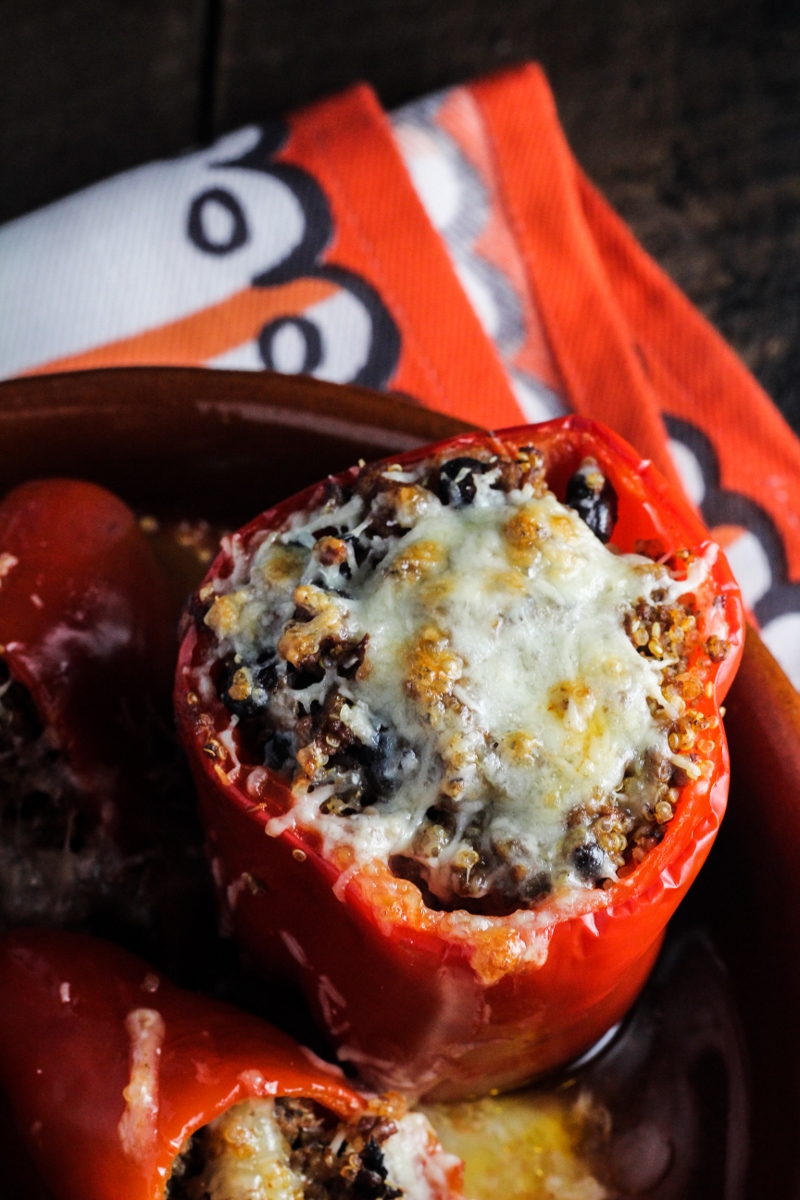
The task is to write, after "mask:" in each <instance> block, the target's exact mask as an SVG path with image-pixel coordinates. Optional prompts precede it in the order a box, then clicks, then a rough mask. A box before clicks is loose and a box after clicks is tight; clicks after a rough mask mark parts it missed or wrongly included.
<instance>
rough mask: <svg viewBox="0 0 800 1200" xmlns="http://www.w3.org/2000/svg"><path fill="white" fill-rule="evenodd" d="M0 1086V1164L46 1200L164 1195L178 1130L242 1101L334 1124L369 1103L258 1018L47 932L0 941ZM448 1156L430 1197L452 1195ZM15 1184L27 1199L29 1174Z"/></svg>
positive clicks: (139, 964) (455, 1184) (124, 957)
mask: <svg viewBox="0 0 800 1200" xmlns="http://www.w3.org/2000/svg"><path fill="white" fill-rule="evenodd" d="M142 1030H144V1031H145V1032H144V1035H143V1037H142V1034H141V1031H142ZM137 1031H139V1037H140V1038H141V1041H139V1042H138V1049H137ZM0 1087H2V1090H3V1092H4V1093H5V1099H6V1109H7V1113H8V1118H7V1120H6V1121H5V1122H4V1137H5V1138H6V1141H7V1145H6V1147H5V1150H6V1153H5V1155H4V1160H3V1161H4V1172H6V1170H7V1168H9V1167H10V1168H13V1169H14V1170H15V1171H16V1175H17V1177H18V1178H17V1180H15V1182H16V1183H17V1184H18V1185H19V1177H20V1176H21V1173H22V1171H23V1170H24V1169H25V1166H28V1167H31V1168H33V1169H35V1172H36V1173H37V1174H38V1176H39V1181H41V1182H42V1183H43V1184H44V1186H45V1188H46V1189H48V1193H47V1194H49V1195H51V1196H52V1197H53V1198H54V1200H163V1195H164V1188H165V1185H166V1182H167V1179H168V1178H169V1174H170V1171H171V1168H172V1164H173V1162H174V1160H175V1158H176V1156H177V1155H178V1153H179V1152H180V1150H181V1147H182V1146H183V1144H184V1142H185V1141H186V1139H187V1138H188V1137H190V1136H191V1134H192V1133H194V1132H195V1131H196V1130H198V1129H199V1128H201V1126H203V1125H205V1124H207V1123H208V1122H209V1121H212V1120H213V1119H214V1118H215V1117H217V1116H219V1115H220V1114H221V1113H223V1112H225V1111H227V1110H228V1109H229V1108H231V1107H232V1106H233V1105H234V1104H237V1103H238V1102H239V1101H241V1100H246V1099H248V1098H249V1097H253V1096H300V1097H305V1098H307V1099H310V1100H314V1101H316V1102H317V1103H319V1104H320V1105H321V1106H322V1107H323V1108H326V1109H328V1110H329V1111H330V1112H332V1113H334V1114H336V1116H338V1117H340V1118H342V1119H345V1120H351V1119H353V1118H358V1117H359V1116H360V1115H361V1114H362V1113H363V1112H364V1111H365V1109H366V1105H367V1101H366V1099H365V1098H364V1097H363V1096H362V1095H361V1094H360V1093H359V1092H357V1091H356V1090H354V1089H353V1088H352V1087H350V1086H349V1085H348V1084H347V1083H346V1082H345V1079H344V1076H343V1075H342V1073H341V1071H340V1070H339V1069H338V1067H334V1066H329V1065H328V1064H327V1063H323V1062H322V1061H321V1060H319V1059H317V1058H316V1056H315V1055H313V1054H312V1053H311V1052H310V1051H306V1050H304V1049H303V1048H302V1047H300V1046H298V1045H297V1044H296V1043H295V1042H293V1041H292V1039H291V1038H289V1037H287V1036H286V1035H285V1034H283V1033H280V1032H279V1031H278V1030H276V1029H274V1028H273V1027H272V1026H271V1025H267V1024H266V1022H264V1021H261V1020H259V1019H258V1018H256V1017H252V1016H250V1015H248V1014H246V1013H243V1012H240V1011H238V1010H237V1009H234V1008H231V1007H230V1006H229V1005H227V1004H222V1003H219V1002H218V1001H215V1000H211V999H209V998H208V997H206V996H201V995H196V994H194V993H192V992H187V991H184V990H183V989H182V988H177V987H175V986H174V985H173V984H171V983H169V982H168V981H167V980H166V979H164V978H162V977H161V976H159V975H157V974H155V973H154V972H153V971H152V970H151V969H150V968H149V967H148V965H147V964H146V963H145V962H143V961H142V960H141V959H139V958H136V957H134V956H133V955H131V954H128V953H127V952H126V951H124V950H120V949H119V948H117V947H116V946H112V945H110V944H108V943H105V942H101V941H97V940H95V939H93V938H89V937H84V936H82V935H80V934H70V933H55V932H51V931H45V930H27V931H18V932H16V933H12V934H8V935H6V936H5V937H3V938H2V939H0ZM124 1089H127V1092H126V1093H124ZM19 1143H21V1145H22V1148H23V1149H24V1150H25V1151H26V1152H27V1160H26V1163H25V1166H23V1167H21V1166H20V1144H19ZM455 1163H456V1160H452V1163H451V1164H450V1165H449V1166H448V1168H447V1171H446V1177H447V1183H446V1185H444V1186H446V1188H447V1191H446V1194H443V1195H441V1196H440V1198H439V1200H457V1198H458V1197H460V1196H461V1175H462V1169H461V1167H460V1165H454V1164H455ZM24 1182H25V1186H24V1188H23V1191H20V1192H19V1193H18V1194H20V1195H23V1194H24V1195H32V1194H33V1193H34V1185H35V1182H38V1181H35V1180H34V1179H33V1178H32V1177H31V1176H30V1175H29V1176H28V1177H27V1179H26V1180H25V1181H24Z"/></svg>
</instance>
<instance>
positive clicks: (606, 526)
mask: <svg viewBox="0 0 800 1200" xmlns="http://www.w3.org/2000/svg"><path fill="white" fill-rule="evenodd" d="M601 480H602V483H601V482H600V481H601ZM566 502H567V505H568V506H569V507H570V508H574V510H575V512H576V513H577V514H578V516H579V517H580V518H581V520H582V521H584V522H585V523H586V524H587V525H588V526H589V528H590V529H591V531H592V533H593V534H594V535H595V537H598V538H599V539H600V541H601V542H603V543H605V542H607V541H608V540H609V538H610V537H611V535H612V533H613V532H614V526H615V525H616V523H617V493H616V492H615V491H614V487H613V485H612V483H611V481H610V480H609V479H606V477H605V476H604V475H603V473H602V471H601V470H600V468H599V467H598V466H597V464H596V463H595V462H585V463H582V464H581V466H580V467H579V468H578V470H577V471H576V472H575V474H574V475H573V476H572V477H571V478H570V481H569V483H568V484H567V495H566Z"/></svg>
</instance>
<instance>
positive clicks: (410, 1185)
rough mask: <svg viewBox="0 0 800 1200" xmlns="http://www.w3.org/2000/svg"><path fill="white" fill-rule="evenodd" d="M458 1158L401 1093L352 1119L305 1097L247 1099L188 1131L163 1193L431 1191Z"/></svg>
mask: <svg viewBox="0 0 800 1200" xmlns="http://www.w3.org/2000/svg"><path fill="white" fill-rule="evenodd" d="M455 1162H456V1160H455V1159H454V1158H453V1157H452V1156H450V1155H445V1154H444V1152H443V1151H442V1150H441V1147H440V1146H439V1144H438V1142H437V1141H436V1138H435V1135H434V1133H433V1130H432V1129H431V1127H430V1124H429V1123H428V1121H427V1118H425V1117H424V1116H423V1115H422V1114H421V1113H408V1112H407V1110H406V1105H405V1102H404V1101H403V1100H402V1099H401V1098H400V1097H399V1096H387V1097H382V1098H380V1099H377V1100H373V1101H371V1102H370V1103H369V1105H368V1106H367V1110H366V1112H365V1114H364V1115H363V1116H361V1117H360V1118H358V1119H357V1120H355V1121H353V1122H352V1123H349V1124H348V1123H346V1122H342V1121H337V1120H336V1118H335V1117H334V1116H332V1115H331V1114H330V1113H328V1112H326V1111H325V1110H323V1109H321V1108H320V1107H319V1106H318V1105H316V1104H314V1103H313V1101H311V1100H304V1099H295V1098H290V1097H281V1098H280V1099H277V1100H273V1099H271V1098H264V1099H252V1100H246V1101H244V1102H242V1103H241V1104H237V1105H235V1106H234V1107H233V1108H231V1109H229V1110H228V1112H226V1113H223V1114H222V1116H220V1117H217V1118H216V1120H214V1121H212V1122H211V1123H210V1124H208V1125H205V1126H204V1127H203V1128H202V1129H200V1130H198V1132H197V1133H195V1134H194V1135H193V1136H192V1137H191V1138H190V1139H189V1141H188V1142H187V1143H186V1145H185V1146H184V1148H183V1150H182V1151H181V1154H180V1156H179V1157H178V1159H177V1160H176V1162H175V1165H174V1167H173V1171H172V1176H171V1178H170V1180H169V1182H168V1184H167V1188H166V1193H165V1200H399V1198H400V1197H407V1200H430V1198H431V1197H433V1196H434V1195H435V1196H442V1195H446V1194H447V1190H446V1188H445V1187H442V1186H441V1182H442V1181H444V1180H446V1174H447V1169H448V1167H450V1166H451V1165H452V1164H455ZM437 1185H438V1186H437Z"/></svg>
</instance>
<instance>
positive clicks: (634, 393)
mask: <svg viewBox="0 0 800 1200" xmlns="http://www.w3.org/2000/svg"><path fill="white" fill-rule="evenodd" d="M0 309H1V310H2V312H3V314H4V318H3V322H2V326H0V375H6V376H8V375H15V374H21V373H32V372H43V371H64V370H75V369H79V368H86V367H99V366H111V365H127V364H145V363H151V364H152V363H161V364H174V365H178V364H180V365H206V366H211V367H229V368H233V367H238V368H250V369H254V370H259V369H263V368H272V369H275V370H279V371H285V372H300V371H302V372H306V373H308V374H311V375H316V376H318V377H319V378H322V379H328V380H333V381H339V382H346V381H350V382H355V383H360V384H365V385H368V386H371V387H376V388H384V389H393V390H398V391H401V392H404V393H408V394H410V395H411V396H413V397H415V398H416V399H417V400H419V401H420V402H421V403H423V404H426V405H429V406H430V407H432V408H436V409H439V410H441V411H443V412H448V413H452V414H454V415H457V416H460V417H463V418H466V419H468V420H472V421H474V422H476V423H478V424H483V425H486V426H488V427H493V428H500V427H502V426H506V425H511V424H518V423H520V421H521V420H523V419H524V420H528V421H536V420H541V419H545V418H547V417H550V416H555V415H558V414H560V413H563V412H567V411H576V412H580V413H584V414H587V415H590V416H593V417H597V418H599V419H600V420H603V421H605V422H607V423H608V424H609V425H611V426H613V427H614V428H615V429H617V430H618V431H619V432H620V433H621V434H622V435H623V436H624V437H626V438H627V439H628V440H629V441H631V442H632V443H633V444H634V445H635V446H636V447H637V448H638V449H639V451H640V452H641V453H642V454H643V455H646V456H648V457H650V458H652V459H653V460H654V461H655V462H656V463H657V464H658V466H659V467H660V468H661V469H662V471H664V472H665V473H666V474H667V475H668V476H670V477H671V478H672V479H673V480H674V481H675V482H677V483H679V484H680V485H681V486H683V488H684V490H685V492H686V493H687V494H688V496H689V498H690V499H691V500H692V501H693V502H694V503H695V504H696V505H697V506H698V508H699V509H700V511H701V512H702V514H703V516H704V518H705V520H706V522H707V523H708V525H709V526H711V527H712V528H713V529H714V531H715V534H716V536H717V537H718V538H719V539H720V540H721V541H722V542H723V544H724V545H725V547H726V549H727V553H728V555H729V557H730V560H731V564H732V566H733V569H734V571H735V572H736V574H737V576H738V578H739V580H740V582H741V585H742V588H743V591H744V595H745V599H746V602H747V604H748V605H749V607H750V610H751V612H752V613H753V614H754V616H755V618H756V620H757V622H758V623H759V624H760V626H761V630H762V634H763V636H764V639H765V641H766V642H767V644H768V645H769V646H770V648H771V649H772V651H773V652H774V653H775V655H776V657H777V658H778V659H779V661H780V662H781V663H782V664H783V666H784V669H785V670H786V671H787V673H788V674H789V675H790V677H791V678H792V679H793V681H794V682H795V684H796V685H797V686H799V687H800V442H798V441H797V439H796V438H795V437H794V435H793V434H792V432H791V430H790V429H789V428H788V426H787V425H786V424H785V422H784V421H783V419H782V418H781V416H780V414H779V413H778V412H777V410H776V409H775V408H774V407H773V405H772V404H771V402H770V400H769V399H768V397H767V396H766V395H765V394H764V392H763V391H762V390H761V388H760V387H759V386H758V384H757V383H756V382H755V380H754V379H753V378H752V377H751V376H750V375H749V374H748V372H747V371H746V370H745V368H744V367H743V366H742V364H741V363H740V362H739V361H738V359H737V358H736V357H735V356H734V354H733V353H732V352H731V351H730V349H729V348H728V347H727V346H726V345H725V343H724V342H723V341H722V339H721V338H720V337H719V336H718V335H717V334H716V333H715V332H714V330H713V329H712V328H711V327H710V326H709V325H708V324H707V322H706V321H705V320H704V319H703V318H702V317H701V316H700V314H699V313H698V312H697V311H696V310H695V309H694V308H693V307H692V306H691V305H690V304H689V302H688V301H687V300H686V298H685V297H684V296H683V295H682V294H681V292H680V291H679V290H678V289H677V288H676V287H675V286H674V285H673V284H672V283H671V282H670V280H669V279H668V278H667V277H666V276H665V275H664V274H663V273H662V272H661V271H660V270H659V268H658V267H657V266H656V265H655V263H653V261H652V260H651V259H650V258H649V257H648V256H647V255H646V254H645V253H644V251H643V250H642V249H641V248H640V247H639V246H638V244H637V243H636V242H635V240H634V239H633V237H632V236H631V234H630V232H629V231H628V230H627V228H626V227H625V225H624V224H623V223H622V222H621V221H620V220H619V218H618V217H617V216H616V215H615V214H614V213H613V211H612V210H611V209H610V208H609V206H608V205H607V204H606V203H605V201H604V200H603V198H602V197H601V196H600V195H599V194H598V193H597V191H596V190H595V189H594V188H593V187H592V185H591V184H590V183H589V182H588V180H587V179H586V178H585V176H584V175H583V174H582V173H581V170H580V168H579V167H578V165H577V164H576V162H575V160H574V158H573V157H572V155H571V153H570V150H569V148H568V146H567V143H566V141H565V138H564V135H563V132H562V130H561V128H560V125H559V122H558V117H557V114H556V110H555V105H554V102H553V97H552V95H551V93H550V90H549V88H548V85H547V82H546V80H545V78H544V75H543V74H542V72H541V70H540V69H539V68H538V67H536V66H533V65H529V66H524V67H521V68H519V69H516V70H513V71H508V72H505V73H503V74H500V75H497V76H494V77H491V78H489V79H485V80H482V81H480V82H478V83H475V84H471V85H469V86H464V87H456V88H452V89H449V90H447V91H444V92H440V93H437V94H436V95H433V96H428V97H425V98H423V99H422V100H419V101H416V102H414V103H412V104H409V105H407V106H405V107H404V108H401V109H399V110H398V111H396V112H395V113H393V114H392V115H390V116H389V117H388V118H387V116H386V114H385V113H384V112H383V111H382V109H381V108H380V106H379V104H378V102H377V100H376V98H375V96H374V94H373V93H372V92H371V91H370V90H369V89H368V88H366V87H356V88H353V89H351V90H349V91H347V92H344V93H343V94H342V95H339V96H335V97H333V98H332V99H330V100H326V101H323V102H321V103H319V104H315V105H313V106H312V107H310V108H307V109H305V110H303V111H301V112H298V113H296V114H294V115H292V116H290V117H289V118H288V119H287V120H286V121H285V122H275V123H271V124H268V125H264V126H250V127H248V128H245V129H242V130H240V131H238V132H237V133H234V134H230V135H228V136H226V137H224V138H222V139H221V140H220V141H218V142H217V143H216V144H215V145H213V146H211V147H210V148H209V149H207V150H203V151H201V152H199V153H193V154H187V155H185V156H183V157H180V158H177V159H174V160H172V161H169V162H159V163H153V164H151V165H149V166H145V167H141V168H139V169H138V170H135V171H130V172H128V173H126V174H124V175H120V176H118V177H116V178H114V179H111V180H109V181H107V182H105V183H101V184H98V185H96V186H94V187H91V188H88V189H87V190H86V191H83V192H81V193H79V194H77V195H75V196H72V197H69V198H68V199H66V200H62V201H59V202H58V203H56V204H53V205H51V206H50V207H48V208H45V209H42V210H40V211H39V212H36V213H33V214H31V215H30V216H26V217H22V218H20V219H19V220H17V221H14V222H11V223H10V224H8V225H6V226H5V227H3V228H2V229H0Z"/></svg>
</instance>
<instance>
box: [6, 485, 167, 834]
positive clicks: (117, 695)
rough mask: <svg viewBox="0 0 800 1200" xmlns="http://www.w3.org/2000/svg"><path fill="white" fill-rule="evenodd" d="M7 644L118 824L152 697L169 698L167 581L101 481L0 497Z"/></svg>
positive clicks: (63, 743) (19, 672) (21, 677)
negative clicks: (119, 803) (116, 808)
mask: <svg viewBox="0 0 800 1200" xmlns="http://www.w3.org/2000/svg"><path fill="white" fill-rule="evenodd" d="M0 576H1V578H0V645H2V655H3V658H4V660H5V664H6V667H7V669H8V672H9V674H10V675H11V678H12V679H13V680H14V681H16V682H17V683H19V684H22V685H23V686H24V687H25V688H26V689H27V690H28V692H29V693H30V696H31V698H32V700H33V703H34V705H35V707H36V710H37V712H38V716H39V719H40V721H41V723H42V725H43V726H46V727H48V728H49V729H50V731H51V733H52V734H53V736H54V738H55V741H56V743H57V745H58V747H59V749H61V750H63V751H64V752H65V754H66V757H67V759H68V762H69V765H70V767H71V769H72V771H73V772H74V774H75V775H76V777H77V779H78V782H79V784H80V787H81V790H82V792H83V793H84V795H85V796H86V797H88V798H89V800H90V802H91V803H92V804H93V805H94V807H95V808H96V810H97V811H98V814H99V815H101V816H103V818H104V819H105V820H106V821H107V822H108V823H112V822H113V820H114V814H113V812H112V809H113V805H114V803H115V801H116V800H117V798H118V796H119V793H120V790H121V789H123V788H124V787H125V786H126V773H128V772H130V771H133V772H134V773H135V772H136V771H137V769H140V767H141V761H142V747H141V745H140V744H138V743H137V734H140V733H141V730H142V728H143V727H145V726H146V725H147V722H148V720H149V718H151V717H152V710H153V706H154V704H155V705H158V704H159V701H161V702H162V705H163V698H164V697H165V696H168V687H169V683H168V680H169V634H168V624H167V620H166V616H165V603H164V594H163V592H164V589H163V583H162V581H161V578H160V576H159V573H158V568H157V566H156V563H155V560H154V558H153V556H152V553H151V551H150V548H149V546H148V545H147V543H146V541H145V538H144V536H143V535H142V533H141V532H140V530H139V527H138V524H137V521H136V518H135V516H134V514H133V513H132V512H131V511H130V509H129V508H128V507H127V506H126V505H125V504H124V503H123V502H122V501H121V500H119V499H118V498H117V497H116V496H113V495H112V494H111V493H110V492H107V491H106V490H105V489H104V488H101V487H98V486H96V485H95V484H92V483H84V482H81V481H79V480H71V479H51V480H41V481H37V482H33V483H26V484H23V485H22V486H21V487H18V488H15V489H14V490H13V491H12V492H10V493H9V494H8V495H7V496H6V497H5V498H4V500H3V501H2V503H0Z"/></svg>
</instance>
